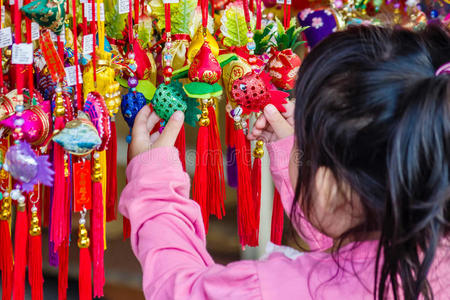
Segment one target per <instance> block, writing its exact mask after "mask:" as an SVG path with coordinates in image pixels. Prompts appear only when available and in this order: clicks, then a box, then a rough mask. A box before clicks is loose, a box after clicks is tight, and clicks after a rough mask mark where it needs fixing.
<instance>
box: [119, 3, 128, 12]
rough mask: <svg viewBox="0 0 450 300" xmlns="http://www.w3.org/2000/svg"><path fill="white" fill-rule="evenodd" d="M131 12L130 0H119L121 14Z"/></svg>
mask: <svg viewBox="0 0 450 300" xmlns="http://www.w3.org/2000/svg"><path fill="white" fill-rule="evenodd" d="M129 12H130V2H129V1H128V0H119V14H127V13H129Z"/></svg>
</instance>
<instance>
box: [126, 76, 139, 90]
mask: <svg viewBox="0 0 450 300" xmlns="http://www.w3.org/2000/svg"><path fill="white" fill-rule="evenodd" d="M128 86H129V87H130V88H135V87H137V86H138V80H137V78H136V77H130V78H128Z"/></svg>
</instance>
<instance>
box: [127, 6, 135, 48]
mask: <svg viewBox="0 0 450 300" xmlns="http://www.w3.org/2000/svg"><path fill="white" fill-rule="evenodd" d="M128 6H129V7H130V12H129V13H128V40H129V42H130V45H133V38H134V37H133V10H132V3H131V0H128Z"/></svg>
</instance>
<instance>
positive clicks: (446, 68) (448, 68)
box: [436, 62, 450, 76]
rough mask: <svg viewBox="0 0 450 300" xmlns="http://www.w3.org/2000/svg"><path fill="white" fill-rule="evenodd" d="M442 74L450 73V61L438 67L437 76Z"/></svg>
mask: <svg viewBox="0 0 450 300" xmlns="http://www.w3.org/2000/svg"><path fill="white" fill-rule="evenodd" d="M441 74H450V62H448V63H446V64H443V65H442V66H441V67H440V68H439V69H437V71H436V76H439V75H441Z"/></svg>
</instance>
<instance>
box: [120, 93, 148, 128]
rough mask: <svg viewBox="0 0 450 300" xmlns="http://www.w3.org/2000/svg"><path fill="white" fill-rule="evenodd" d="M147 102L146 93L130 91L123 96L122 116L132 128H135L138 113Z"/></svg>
mask: <svg viewBox="0 0 450 300" xmlns="http://www.w3.org/2000/svg"><path fill="white" fill-rule="evenodd" d="M146 103H147V102H146V100H145V97H144V94H142V93H139V92H133V91H129V92H128V93H127V94H125V95H123V96H122V103H121V104H120V108H121V110H122V116H123V118H124V119H125V121H126V122H127V124H128V126H129V127H130V128H133V124H134V119H135V118H136V115H137V114H138V112H139V111H140V110H141V108H142V107H144V105H145V104H146Z"/></svg>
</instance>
